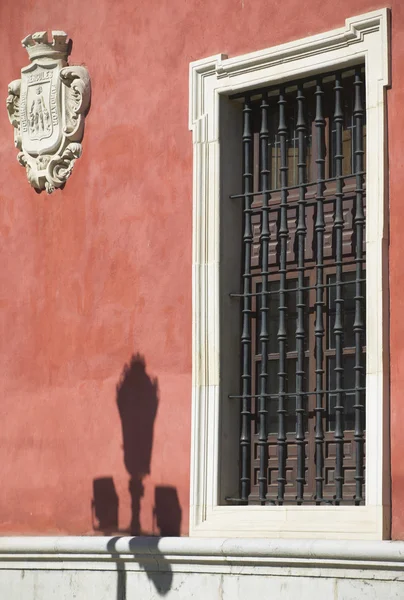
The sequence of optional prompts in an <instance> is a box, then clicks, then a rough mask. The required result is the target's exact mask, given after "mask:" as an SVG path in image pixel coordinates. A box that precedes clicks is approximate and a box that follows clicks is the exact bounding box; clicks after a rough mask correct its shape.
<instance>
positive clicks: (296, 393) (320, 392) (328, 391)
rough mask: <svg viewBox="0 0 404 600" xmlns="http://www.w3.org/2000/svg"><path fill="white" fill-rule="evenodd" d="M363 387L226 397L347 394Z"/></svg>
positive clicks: (231, 396) (358, 390)
mask: <svg viewBox="0 0 404 600" xmlns="http://www.w3.org/2000/svg"><path fill="white" fill-rule="evenodd" d="M365 391H366V388H365V387H357V388H346V389H335V390H317V391H314V392H289V393H282V394H250V395H247V396H243V395H235V394H229V396H228V398H230V400H237V399H240V398H279V396H289V397H291V398H293V396H314V395H315V394H349V393H353V392H365Z"/></svg>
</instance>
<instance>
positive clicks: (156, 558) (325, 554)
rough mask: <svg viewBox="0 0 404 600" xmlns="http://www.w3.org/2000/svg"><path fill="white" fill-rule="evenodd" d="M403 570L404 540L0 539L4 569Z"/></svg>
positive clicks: (0, 558) (1, 563) (0, 561)
mask: <svg viewBox="0 0 404 600" xmlns="http://www.w3.org/2000/svg"><path fill="white" fill-rule="evenodd" d="M62 560H68V561H77V560H78V561H80V560H81V561H85V562H86V563H87V562H88V561H90V562H91V561H96V562H100V561H102V562H104V561H106V562H109V561H111V562H116V561H117V560H123V561H133V560H135V561H139V562H140V563H144V562H147V561H150V560H152V561H153V562H156V563H157V564H159V563H161V566H163V567H164V565H167V563H175V564H177V565H178V564H181V563H184V564H185V563H187V564H189V563H193V564H207V563H209V564H210V565H215V564H216V565H233V566H235V565H243V564H244V565H248V564H250V565H251V564H254V565H256V566H261V567H265V566H275V565H276V566H298V565H302V566H303V565H307V566H309V567H313V568H314V567H320V568H321V567H328V568H329V567H338V566H343V567H344V568H352V569H358V568H361V569H363V568H370V567H372V568H381V569H384V570H385V569H394V570H401V569H404V542H391V541H364V542H361V541H351V540H349V541H344V540H335V541H331V540H269V539H268V540H263V539H248V538H243V539H238V538H228V539H226V538H209V539H205V538H176V537H166V538H156V537H72V536H67V537H22V536H18V537H0V569H1V568H5V567H4V564H5V563H10V562H14V561H15V562H18V563H21V562H26V561H28V562H30V561H35V562H37V561H46V562H52V561H62Z"/></svg>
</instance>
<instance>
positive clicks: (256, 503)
mask: <svg viewBox="0 0 404 600" xmlns="http://www.w3.org/2000/svg"><path fill="white" fill-rule="evenodd" d="M225 500H226V502H231V503H232V504H249V505H250V506H259V505H260V504H261V505H262V504H263V502H262V501H261V500H260V499H259V498H257V499H255V498H254V501H253V502H249V503H248V502H247V501H245V500H241V498H231V497H226V498H225ZM354 500H355V497H354V496H352V498H351V499H349V498H345V499H342V500H338V505H340V506H341V505H343V506H353V505H355V503H354V502H353V501H354ZM297 502H298V503H299V505H302V504H306V505H307V504H309V505H313V504H326V505H334V504H336V500H335V498H330V499H328V498H322V499H321V500H316V499H315V498H307V499H304V498H303V499H302V500H299V501H297V500H282V505H283V506H284V505H288V506H297ZM363 503H364V502H362V504H363ZM265 505H266V506H279V501H278V500H277V499H274V500H271V499H270V498H266V500H265ZM357 505H359V503H358V504H357Z"/></svg>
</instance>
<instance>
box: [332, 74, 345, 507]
mask: <svg viewBox="0 0 404 600" xmlns="http://www.w3.org/2000/svg"><path fill="white" fill-rule="evenodd" d="M342 90H343V88H342V77H341V74H340V73H337V75H336V78H335V85H334V92H335V110H334V124H335V157H334V159H335V177H336V192H335V215H334V231H335V323H334V336H335V369H334V371H335V388H336V390H337V392H336V404H335V432H334V439H335V446H336V457H335V475H334V479H335V504H337V505H338V504H340V502H341V500H342V491H343V483H344V474H343V458H344V428H343V416H344V393H343V391H342V390H343V387H344V386H343V374H344V369H343V366H342V360H343V358H342V354H343V351H342V349H343V334H344V329H343V324H342V315H343V308H344V300H343V297H342V285H341V283H342V231H343V227H344V216H343V212H342V198H343V195H344V194H343V185H344V180H343V177H342V161H343V158H344V156H343V146H342V128H343V120H344V114H343V108H342Z"/></svg>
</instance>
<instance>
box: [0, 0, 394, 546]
mask: <svg viewBox="0 0 404 600" xmlns="http://www.w3.org/2000/svg"><path fill="white" fill-rule="evenodd" d="M390 5H391V6H392V9H393V11H392V23H393V26H392V83H393V85H392V90H391V91H390V92H389V94H388V109H389V126H390V127H389V148H390V155H389V160H390V209H391V213H390V214H391V230H390V231H391V244H390V267H391V278H390V292H391V321H392V324H393V326H392V332H391V374H392V379H391V405H392V417H393V419H392V459H393V465H392V478H393V479H392V484H393V485H392V489H393V520H392V525H393V536H394V537H395V538H404V508H403V506H404V466H403V461H402V460H401V455H402V453H403V451H404V440H403V439H402V437H401V427H400V421H402V420H403V418H404V402H403V401H402V397H403V391H404V367H403V366H402V365H403V364H404V341H403V340H404V319H403V318H402V317H401V315H403V314H404V301H403V300H402V298H403V296H402V294H400V280H401V279H402V277H403V276H404V263H403V262H402V261H401V255H402V251H401V248H400V237H402V236H400V234H401V230H402V229H403V224H404V203H403V201H402V189H403V188H404V169H403V162H404V159H403V156H404V153H403V149H402V146H403V139H404V133H403V132H404V111H403V109H402V107H403V105H404V64H403V57H404V38H403V36H402V31H403V30H404V5H403V4H402V2H401V0H394V1H393V2H392V3H391V4H390ZM380 6H382V5H381V4H380V2H374V1H370V0H341V1H340V2H339V3H338V10H336V5H335V2H334V1H332V0H308V2H307V3H306V4H305V5H304V8H303V4H302V3H301V2H300V1H298V0H282V1H280V0H265V1H264V0H232V1H230V0H221V1H220V2H218V1H217V0H203V1H201V0H189V1H187V2H183V1H175V0H171V2H168V1H167V0H148V1H147V2H146V1H144V0H137V1H135V2H134V1H133V0H120V1H119V2H112V0H97V2H89V1H88V0H87V1H86V0H70V1H69V2H62V1H60V0H35V1H34V0H13V1H3V2H1V3H0V28H1V35H0V56H1V59H2V60H1V62H2V65H1V70H0V89H1V90H2V94H3V101H5V98H6V90H7V84H8V82H9V81H11V80H12V79H16V78H18V77H19V72H20V68H21V67H22V66H24V65H25V64H27V62H28V61H27V55H26V52H25V50H24V49H23V48H21V46H20V40H21V39H22V38H23V37H24V36H25V35H27V34H28V33H32V32H34V31H38V30H43V29H46V28H49V29H64V30H65V31H67V32H68V33H69V35H70V36H71V37H72V38H73V40H74V47H73V53H72V57H71V62H73V63H74V62H78V63H82V62H83V63H85V64H86V65H87V67H88V69H89V71H90V74H91V77H92V84H93V99H92V107H91V111H90V114H89V117H88V119H87V125H86V134H85V139H84V154H83V157H82V158H81V159H80V160H79V161H78V162H77V163H76V166H75V169H74V174H73V177H72V178H71V179H70V181H69V182H68V185H67V186H66V189H65V190H64V191H62V192H60V191H59V192H56V193H55V194H54V195H52V196H50V197H48V196H46V195H45V194H41V195H37V194H36V193H35V192H34V191H33V190H31V189H30V188H29V186H28V183H27V181H26V177H25V173H24V171H23V169H22V168H21V167H20V166H19V165H18V164H17V161H16V158H15V157H16V151H15V150H14V148H13V142H12V135H13V134H12V128H11V126H10V125H9V123H8V119H7V114H6V110H5V107H4V108H3V110H0V164H1V167H2V180H1V186H0V232H1V238H0V239H1V268H0V307H1V311H0V322H1V334H0V394H1V396H0V397H1V403H0V411H1V429H0V482H1V493H0V532H15V533H21V532H24V533H38V532H40V533H53V532H61V533H71V534H73V533H89V532H91V531H92V515H91V501H92V498H93V480H94V479H99V478H102V477H109V478H113V487H114V489H115V492H116V495H117V497H118V498H119V528H120V529H121V530H125V529H126V528H128V527H129V524H130V522H131V500H130V493H129V490H128V482H129V478H130V475H129V473H130V472H131V471H132V475H133V472H136V476H139V477H140V478H142V479H143V486H144V495H143V498H142V504H141V511H140V530H141V531H143V532H153V531H154V532H155V533H159V532H160V531H162V526H161V519H160V522H159V517H158V515H157V517H156V518H155V517H153V507H154V506H155V505H156V501H155V496H154V494H155V488H156V487H160V486H172V488H175V490H174V491H173V490H171V496H170V497H171V498H172V499H173V500H172V503H173V509H172V510H173V515H174V514H175V515H176V516H175V517H173V519H174V521H175V520H176V522H177V525H178V523H179V512H178V507H177V508H176V502H177V500H176V498H178V502H179V505H180V507H181V510H182V514H181V517H182V518H181V532H182V533H183V534H186V533H187V525H188V502H189V492H188V489H189V450H190V407H191V225H192V221H191V219H192V202H191V194H192V189H191V183H192V173H191V168H192V155H191V152H192V147H191V136H190V133H189V132H188V129H187V119H188V65H189V62H190V61H191V60H196V59H199V58H203V57H206V56H209V55H212V54H216V53H219V52H224V53H227V54H229V55H233V56H234V55H237V54H240V53H244V52H248V51H253V50H258V49H261V48H264V47H268V46H272V45H275V44H278V43H281V42H285V41H288V40H291V39H294V38H299V37H304V36H307V35H310V34H314V33H318V32H321V31H325V30H327V29H330V28H333V27H338V26H341V25H343V23H344V20H345V18H346V17H348V16H352V15H355V14H360V13H363V12H367V11H369V10H372V9H375V8H379V7H380ZM133 356H135V360H134V362H133V364H132V366H129V370H128V369H127V371H126V372H124V369H125V365H129V363H130V361H131V358H132V357H133ZM142 361H143V362H142ZM123 372H124V373H123ZM119 382H121V384H119ZM117 386H118V387H117ZM117 396H118V403H117ZM144 407H146V408H144ZM125 411H126V413H125ZM128 411H129V412H128ZM125 414H129V415H130V417H131V419H132V421H133V422H135V423H136V425H134V428H133V430H132V431H128V430H126V431H124V437H122V427H121V418H120V417H121V416H124V415H125ZM145 414H146V416H145ZM131 440H132V442H131ZM133 440H135V442H134V441H133ZM138 440H139V441H141V442H142V445H143V447H146V450H144V451H142V452H143V454H142V455H141V456H140V457H139V456H138V455H137V446H136V443H137V441H138ZM131 444H132V446H131ZM128 457H129V459H128ZM109 481H110V482H111V480H109ZM106 485H107V484H106ZM136 485H138V484H136ZM139 486H140V483H139V485H138V487H139ZM139 489H140V488H139ZM163 491H164V490H163ZM115 492H114V493H115ZM176 494H177V496H176ZM169 495H170V494H169ZM157 496H158V494H157ZM158 502H159V501H158V499H157V504H158ZM96 505H97V498H96ZM95 510H96V512H97V511H98V512H99V511H100V510H101V512H102V509H100V508H99V507H98V508H97V506H96V508H95ZM157 512H158V506H157ZM132 524H133V523H132Z"/></svg>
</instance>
